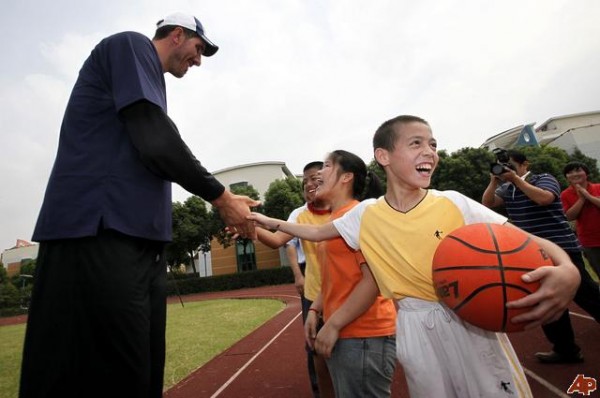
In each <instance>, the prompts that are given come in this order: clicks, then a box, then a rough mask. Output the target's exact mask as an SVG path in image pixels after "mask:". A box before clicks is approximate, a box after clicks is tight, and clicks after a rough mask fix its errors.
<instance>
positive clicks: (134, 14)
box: [0, 0, 600, 251]
mask: <svg viewBox="0 0 600 398" xmlns="http://www.w3.org/2000/svg"><path fill="white" fill-rule="evenodd" d="M2 8H3V18H2V24H1V25H0V43H1V44H2V48H3V61H2V62H0V82H1V84H0V93H1V94H0V126H1V128H0V142H1V145H0V176H1V178H2V184H1V187H2V189H0V220H1V221H0V251H2V250H4V249H8V248H10V247H13V246H14V245H15V243H16V240H17V239H25V240H30V239H31V235H32V231H33V228H34V226H35V222H36V220H37V216H38V212H39V208H40V205H41V203H42V200H43V196H44V191H45V188H46V183H47V180H48V176H49V174H50V171H51V169H52V165H53V163H54V158H55V155H56V148H57V144H58V134H59V129H60V124H61V121H62V117H63V112H64V109H65V105H66V102H67V100H68V97H69V94H70V91H71V88H72V86H73V84H74V82H75V80H76V78H77V73H78V71H79V68H80V67H81V64H82V63H83V61H84V60H85V58H86V57H87V56H88V55H89V53H90V51H91V50H92V48H93V47H94V46H95V45H96V43H97V42H98V41H100V40H101V39H102V38H104V37H106V36H109V35H111V34H113V33H117V32H121V31H126V30H132V31H137V32H140V33H143V34H145V35H147V36H149V37H152V35H153V34H154V30H155V24H156V22H157V21H158V20H159V19H161V18H163V17H164V16H166V15H167V14H170V13H172V12H176V11H182V12H187V13H190V14H193V15H195V16H196V17H198V18H199V19H200V20H201V21H202V23H203V24H204V27H205V30H206V34H207V36H208V37H209V38H210V39H211V40H212V41H213V42H214V43H216V44H217V45H219V46H220V50H219V52H218V53H217V54H216V55H215V56H213V57H210V58H203V59H202V65H201V66H200V67H199V68H192V69H191V70H189V71H188V73H187V74H186V76H185V77H184V78H182V79H176V78H173V77H172V76H170V75H167V77H166V81H167V98H168V104H169V115H170V117H171V118H172V119H173V120H174V122H175V123H176V124H177V126H178V128H179V131H180V133H181V135H182V137H183V139H184V140H185V141H186V143H187V144H188V146H189V147H190V149H191V150H192V152H193V153H194V154H195V156H196V157H197V158H198V159H199V160H200V161H201V162H202V164H203V165H204V166H205V167H206V168H207V169H208V170H210V171H217V170H220V169H223V168H227V167H232V166H236V165H240V164H246V163H253V162H263V161H283V162H285V163H286V164H287V166H288V168H289V169H290V170H291V171H292V172H293V173H296V174H297V173H301V172H302V167H303V166H304V164H306V163H308V162H309V161H312V160H321V159H323V158H324V157H325V156H326V154H327V153H328V152H330V151H332V150H335V149H345V150H348V151H351V152H354V153H355V154H357V155H359V156H360V157H362V158H363V160H364V161H365V162H367V163H368V162H369V161H371V159H372V147H371V139H372V136H373V133H374V132H375V130H376V129H377V127H379V125H381V124H382V123H383V122H384V121H386V120H388V119H391V118H393V117H395V116H398V115H401V114H411V115H416V116H420V117H422V118H424V119H426V120H427V121H428V122H429V123H430V124H431V126H432V129H433V133H434V136H435V137H436V139H437V140H438V148H439V149H445V150H447V151H448V152H450V153H451V152H454V151H456V150H458V149H460V148H464V147H479V146H480V145H481V144H482V143H483V142H484V141H485V140H486V139H487V138H489V137H490V136H493V135H495V134H498V133H500V132H503V131H505V130H508V129H511V128H513V127H516V126H519V125H523V124H528V123H536V125H539V124H542V123H543V122H545V121H546V120H548V119H550V118H552V117H556V116H562V115H568V114H573V113H581V112H589V111H596V110H599V109H600V103H599V100H598V99H599V98H600V96H599V93H600V73H598V71H599V70H600V51H598V50H599V49H600V24H598V20H599V18H600V2H599V1H597V0H551V1H539V0H503V1H486V0H438V1H433V0H422V1H408V0H377V1H368V2H367V1H359V0H336V1H332V0H330V1H317V0H313V1H309V0H247V1H244V0H211V1H200V0H196V1H194V0H189V1H183V0H172V1H168V2H166V1H164V0H161V1H157V0H144V1H141V0H131V1H122V0H118V1H117V0H104V1H102V2H98V1H93V2H92V1H86V0H54V1H40V0H20V1H12V2H6V4H3V7H2ZM173 194H174V195H173V200H175V201H184V200H185V199H186V198H187V197H189V196H190V194H189V193H187V192H186V191H184V190H183V189H181V188H179V187H177V186H174V190H173Z"/></svg>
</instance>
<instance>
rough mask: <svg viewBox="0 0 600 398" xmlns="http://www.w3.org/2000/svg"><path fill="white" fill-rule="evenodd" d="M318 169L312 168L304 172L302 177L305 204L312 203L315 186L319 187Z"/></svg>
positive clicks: (315, 192) (315, 190) (315, 191)
mask: <svg viewBox="0 0 600 398" xmlns="http://www.w3.org/2000/svg"><path fill="white" fill-rule="evenodd" d="M319 170H321V169H320V168H319V167H313V168H310V169H308V170H306V171H305V172H304V174H303V177H302V187H303V189H304V200H306V202H307V203H312V202H314V200H315V196H316V194H317V186H318V185H319Z"/></svg>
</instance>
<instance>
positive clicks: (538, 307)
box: [506, 223, 581, 329]
mask: <svg viewBox="0 0 600 398" xmlns="http://www.w3.org/2000/svg"><path fill="white" fill-rule="evenodd" d="M506 225H510V224H508V223H507V224H506ZM529 235H530V236H531V237H532V238H533V239H534V240H535V241H536V242H537V243H538V244H539V245H540V247H541V248H542V249H543V250H544V251H545V252H546V254H548V255H549V256H550V258H551V259H552V262H553V263H554V266H549V267H540V268H538V269H536V270H535V271H531V272H528V273H527V274H525V275H523V276H522V278H523V281H525V282H534V281H538V280H539V281H540V283H541V286H540V288H539V289H538V290H537V291H536V292H535V293H532V294H530V295H528V296H526V297H523V298H522V299H519V300H515V301H511V302H509V303H507V304H506V306H507V307H508V308H524V307H533V308H532V309H531V310H530V311H528V312H526V313H524V314H521V315H518V316H515V317H514V318H512V319H511V322H513V323H521V322H527V326H525V329H532V328H535V327H538V326H541V325H543V324H546V323H549V322H552V321H555V320H557V319H558V318H559V317H560V316H561V315H562V313H563V312H564V310H565V308H567V306H568V305H569V304H570V303H571V301H572V300H573V297H575V293H576V292H577V288H578V287H579V284H580V282H581V276H580V275H579V271H578V270H577V267H575V265H574V264H573V263H572V262H571V259H570V257H569V255H568V254H567V253H566V252H565V251H564V250H563V249H561V248H560V247H559V246H557V245H556V244H554V243H552V242H550V241H549V240H546V239H542V238H539V237H537V236H535V235H531V234H529Z"/></svg>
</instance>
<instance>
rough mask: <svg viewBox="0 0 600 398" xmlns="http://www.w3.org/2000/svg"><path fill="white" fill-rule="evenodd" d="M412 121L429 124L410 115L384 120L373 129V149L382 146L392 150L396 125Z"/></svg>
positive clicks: (395, 137) (395, 135)
mask: <svg viewBox="0 0 600 398" xmlns="http://www.w3.org/2000/svg"><path fill="white" fill-rule="evenodd" d="M414 122H417V123H423V124H426V125H427V126H429V123H427V121H426V120H425V119H422V118H420V117H418V116H411V115H400V116H396V117H395V118H393V119H390V120H388V121H386V122H384V123H383V124H382V125H381V126H379V128H378V129H377V131H375V135H374V136H373V150H375V149H377V148H382V149H385V150H388V151H393V150H394V144H395V143H396V139H397V138H398V136H397V131H396V129H395V127H396V125H397V124H407V123H414Z"/></svg>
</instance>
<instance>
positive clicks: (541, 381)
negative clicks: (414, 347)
mask: <svg viewBox="0 0 600 398" xmlns="http://www.w3.org/2000/svg"><path fill="white" fill-rule="evenodd" d="M244 297H248V298H275V299H279V300H282V301H284V302H285V303H286V307H285V308H284V309H283V310H282V311H281V312H280V313H278V314H277V315H275V316H274V317H273V318H272V319H270V320H269V321H267V322H266V323H265V324H263V325H262V326H261V327H259V328H258V329H256V330H255V331H254V332H252V333H251V334H249V335H248V336H247V337H245V338H244V339H242V340H241V341H239V342H237V343H236V344H234V345H233V346H232V347H230V348H229V349H227V350H225V351H224V352H222V353H221V354H219V355H217V356H216V357H215V358H213V359H212V360H211V361H209V362H208V363H206V364H205V365H204V366H202V367H201V368H199V369H197V370H196V371H194V372H192V373H191V374H190V375H189V376H188V377H186V378H185V379H183V380H182V381H181V382H179V383H178V384H176V385H175V386H173V387H171V388H170V389H169V390H167V391H165V393H164V397H165V398H198V397H202V398H204V397H210V398H217V397H219V398H241V397H248V398H250V397H273V398H275V397H277V398H280V397H292V398H305V397H306V398H310V397H311V396H312V394H311V392H310V387H309V382H308V376H307V370H306V353H305V351H304V337H303V332H302V323H301V318H300V300H299V298H298V295H297V294H296V291H295V288H294V286H293V285H278V286H268V287H261V288H253V289H242V290H235V291H228V292H215V293H204V294H195V295H188V296H184V297H183V301H184V302H186V301H197V300H210V299H216V298H244ZM178 301H179V299H178V298H177V297H171V298H170V299H169V302H171V303H177V302H178ZM570 310H571V314H572V316H571V318H572V323H573V328H574V329H575V335H576V339H577V343H578V344H579V345H580V346H581V347H582V350H583V354H584V356H585V362H584V363H580V364H568V365H566V364H563V365H546V364H541V363H539V362H538V361H537V360H536V359H535V357H534V353H535V352H537V351H547V350H549V349H550V344H549V343H548V341H547V340H546V338H545V337H544V335H543V333H542V331H541V329H536V330H532V331H527V332H523V333H516V334H511V335H510V339H511V341H512V344H513V346H514V348H515V351H516V352H517V354H518V356H519V358H520V360H521V363H522V365H523V367H524V368H525V372H526V374H527V376H528V380H529V383H530V385H531V389H532V391H533V395H534V397H536V398H538V397H539V398H554V397H569V396H571V397H579V396H581V397H583V396H584V395H582V394H577V393H575V394H567V393H566V392H567V390H568V389H569V387H570V385H571V383H572V382H573V381H574V380H575V378H576V377H577V375H579V374H580V375H583V376H585V377H589V378H595V379H596V381H597V382H598V383H597V385H598V390H596V391H593V392H591V394H590V395H587V397H600V365H599V364H600V360H599V359H598V358H599V357H600V325H598V323H596V322H595V321H594V320H593V319H592V318H591V317H590V316H588V315H587V313H585V312H584V311H583V310H581V309H580V308H579V307H577V306H576V305H575V304H572V305H571V307H570ZM25 320H26V317H25V316H21V317H14V318H0V326H3V325H7V324H13V323H22V322H24V321H25ZM392 396H393V397H394V398H408V392H407V389H406V383H405V381H404V376H403V373H402V369H401V367H400V366H398V368H397V371H396V374H395V376H394V381H393V384H392Z"/></svg>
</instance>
